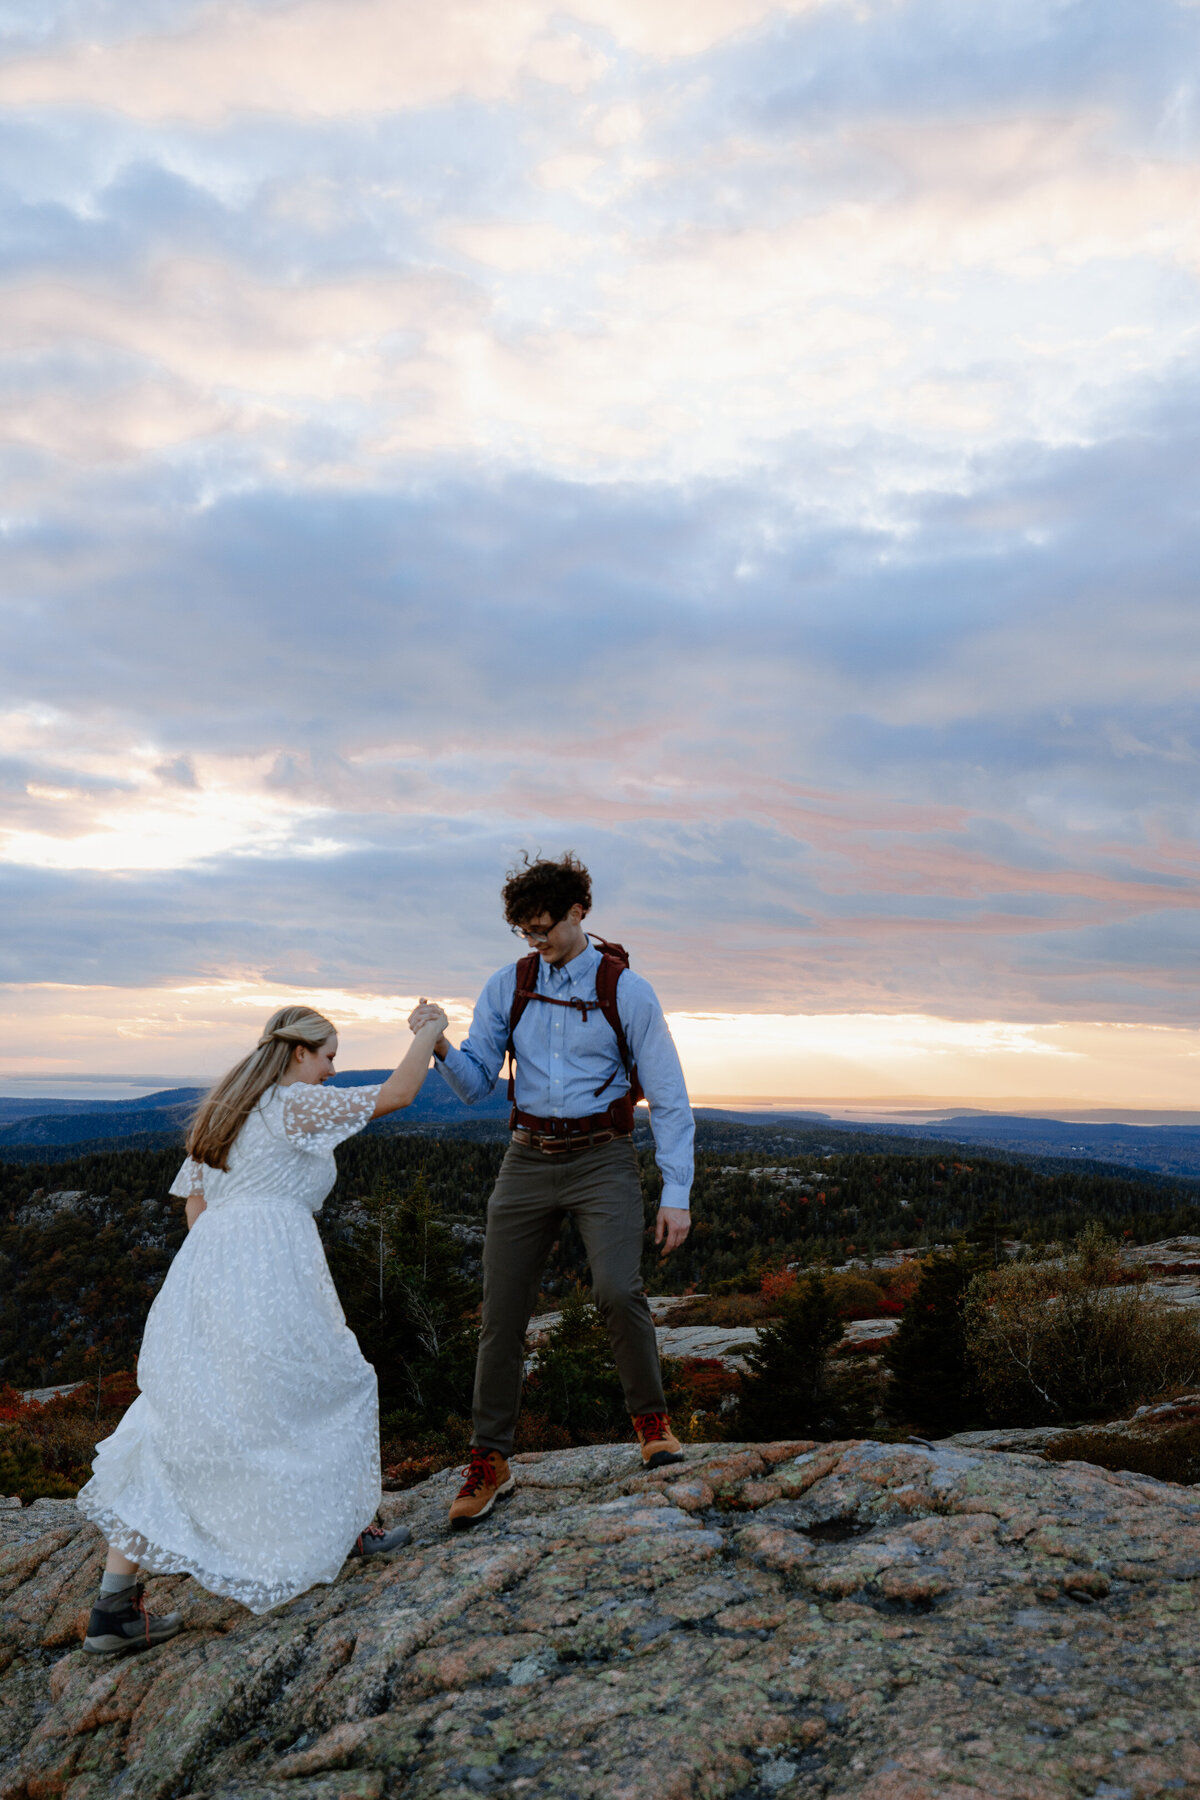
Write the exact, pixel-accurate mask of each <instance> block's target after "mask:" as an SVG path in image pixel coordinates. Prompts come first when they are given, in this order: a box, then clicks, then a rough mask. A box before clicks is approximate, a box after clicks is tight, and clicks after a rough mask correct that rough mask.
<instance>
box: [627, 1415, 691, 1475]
mask: <svg viewBox="0 0 1200 1800" xmlns="http://www.w3.org/2000/svg"><path fill="white" fill-rule="evenodd" d="M633 1429H634V1430H635V1431H636V1432H637V1435H638V1443H639V1444H640V1445H641V1446H642V1461H643V1462H644V1463H645V1465H646V1467H647V1468H648V1469H662V1468H665V1467H666V1465H667V1464H668V1463H679V1462H682V1461H683V1445H682V1444H681V1443H680V1442H679V1439H678V1438H677V1437H676V1436H675V1434H674V1432H673V1431H672V1430H671V1421H670V1419H669V1418H668V1417H667V1415H666V1413H635V1414H634V1420H633Z"/></svg>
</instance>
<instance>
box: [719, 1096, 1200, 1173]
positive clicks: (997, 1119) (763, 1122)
mask: <svg viewBox="0 0 1200 1800" xmlns="http://www.w3.org/2000/svg"><path fill="white" fill-rule="evenodd" d="M696 1117H697V1118H698V1119H709V1120H711V1121H713V1122H714V1123H716V1122H717V1121H719V1120H733V1119H736V1120H738V1121H739V1122H740V1123H741V1124H745V1125H758V1126H764V1127H766V1126H775V1127H776V1128H779V1127H782V1126H794V1127H803V1128H805V1129H807V1130H812V1129H815V1128H818V1127H820V1126H822V1125H823V1124H824V1123H825V1121H826V1119H827V1118H828V1115H827V1114H823V1113H817V1112H803V1113H784V1112H780V1113H765V1112H762V1111H761V1110H759V1111H755V1112H737V1111H735V1110H733V1109H728V1110H727V1109H725V1108H723V1107H722V1108H720V1109H719V1110H718V1109H715V1108H697V1110H696ZM828 1124H829V1127H830V1129H831V1130H832V1129H834V1128H835V1124H836V1128H837V1129H840V1130H845V1128H846V1127H845V1122H844V1121H842V1120H838V1121H836V1122H835V1121H834V1120H832V1119H829V1120H828ZM853 1129H854V1130H855V1131H856V1132H862V1133H865V1134H867V1135H868V1136H870V1137H877V1138H879V1139H888V1140H891V1141H893V1142H904V1141H910V1142H913V1143H916V1142H920V1143H922V1144H936V1143H942V1144H947V1145H950V1144H968V1145H972V1146H979V1147H980V1148H985V1147H986V1148H988V1149H994V1150H1004V1151H1007V1152H1008V1153H1009V1154H1011V1155H1014V1156H1021V1157H1023V1158H1026V1159H1028V1158H1031V1157H1032V1158H1043V1157H1054V1158H1055V1159H1067V1160H1074V1159H1075V1158H1084V1159H1086V1160H1087V1161H1089V1162H1098V1163H1104V1164H1106V1165H1107V1166H1109V1167H1116V1168H1123V1169H1149V1170H1153V1171H1154V1172H1155V1173H1156V1174H1159V1175H1181V1176H1194V1175H1200V1128H1197V1127H1196V1126H1194V1125H1121V1124H1115V1125H1114V1124H1107V1123H1093V1122H1091V1121H1088V1122H1086V1123H1081V1122H1078V1121H1074V1120H1069V1119H1031V1118H1023V1117H1021V1116H1019V1115H1015V1114H1013V1115H1009V1114H1004V1113H980V1112H969V1113H956V1114H955V1115H954V1116H953V1117H952V1118H949V1119H939V1120H937V1122H936V1123H932V1124H931V1123H922V1124H920V1125H897V1124H886V1125H874V1124H861V1123H856V1124H855V1125H854V1128H853Z"/></svg>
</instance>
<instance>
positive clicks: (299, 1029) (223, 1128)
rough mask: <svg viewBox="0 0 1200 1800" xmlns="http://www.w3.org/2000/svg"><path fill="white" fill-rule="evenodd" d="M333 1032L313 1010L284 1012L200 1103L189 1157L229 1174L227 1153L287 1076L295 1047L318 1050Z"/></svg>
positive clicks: (274, 1015)
mask: <svg viewBox="0 0 1200 1800" xmlns="http://www.w3.org/2000/svg"><path fill="white" fill-rule="evenodd" d="M334 1030H335V1027H334V1026H333V1025H331V1024H330V1022H329V1020H328V1019H327V1018H325V1016H324V1015H323V1014H322V1013H319V1012H315V1011H314V1010H313V1008H312V1007H311V1006H281V1007H280V1009H279V1011H278V1012H277V1013H272V1014H271V1017H270V1018H269V1019H268V1020H267V1022H266V1024H265V1026H264V1027H263V1034H262V1036H261V1037H260V1038H259V1040H258V1043H257V1044H256V1045H255V1047H254V1049H253V1050H252V1051H251V1052H250V1054H249V1056H243V1058H242V1060H241V1062H239V1063H234V1065H233V1067H232V1069H227V1070H226V1072H225V1074H224V1075H222V1077H221V1079H220V1081H218V1082H217V1084H216V1086H215V1087H213V1088H212V1089H211V1090H210V1091H209V1092H208V1093H207V1094H206V1095H205V1096H204V1098H203V1100H202V1101H201V1102H200V1105H199V1106H198V1107H197V1109H196V1116H195V1117H194V1118H193V1120H192V1123H191V1127H190V1129H189V1131H188V1136H187V1152H188V1155H189V1156H192V1157H195V1159H196V1161H197V1162H198V1163H207V1165H208V1167H209V1168H210V1169H227V1168H228V1167H229V1152H230V1149H231V1148H232V1145H233V1140H234V1139H235V1138H236V1136H237V1134H238V1132H239V1131H240V1130H241V1129H242V1126H243V1125H244V1124H245V1123H246V1120H247V1119H248V1118H249V1117H250V1114H251V1112H252V1111H253V1110H254V1108H255V1106H256V1105H257V1104H258V1102H259V1100H260V1099H261V1098H262V1096H263V1095H264V1094H265V1093H266V1091H267V1089H268V1088H269V1087H274V1085H275V1083H276V1082H277V1081H279V1080H280V1079H281V1077H282V1076H283V1075H284V1074H285V1073H286V1071H287V1066H288V1063H289V1062H290V1061H291V1059H292V1051H293V1050H294V1049H295V1048H296V1045H297V1044H303V1045H304V1047H305V1049H307V1050H319V1049H320V1048H321V1045H322V1044H323V1043H324V1042H325V1041H326V1039H327V1038H331V1037H332V1036H333V1033H334Z"/></svg>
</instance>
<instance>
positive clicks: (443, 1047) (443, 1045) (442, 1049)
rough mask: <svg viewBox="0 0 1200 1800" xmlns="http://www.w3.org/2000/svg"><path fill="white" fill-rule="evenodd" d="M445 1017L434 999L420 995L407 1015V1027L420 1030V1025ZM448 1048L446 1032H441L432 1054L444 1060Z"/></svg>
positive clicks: (411, 1029) (439, 1059)
mask: <svg viewBox="0 0 1200 1800" xmlns="http://www.w3.org/2000/svg"><path fill="white" fill-rule="evenodd" d="M445 1017H446V1015H445V1013H444V1012H443V1011H442V1009H441V1007H440V1006H439V1005H438V1003H437V1001H436V1000H426V998H425V996H424V995H422V996H421V998H420V1000H418V1002H417V1004H416V1005H415V1006H414V1007H413V1009H412V1011H411V1012H410V1013H409V1015H408V1028H409V1030H410V1031H420V1029H421V1027H422V1025H429V1024H432V1022H433V1021H434V1019H439V1018H440V1019H442V1020H444V1019H445ZM449 1048H450V1045H449V1044H448V1042H447V1041H446V1034H445V1032H443V1033H442V1035H441V1037H440V1038H439V1039H438V1041H437V1043H436V1044H435V1045H434V1046H433V1054H434V1055H435V1056H436V1057H437V1059H438V1061H439V1062H441V1061H443V1060H444V1058H445V1055H446V1052H447V1050H448V1049H449Z"/></svg>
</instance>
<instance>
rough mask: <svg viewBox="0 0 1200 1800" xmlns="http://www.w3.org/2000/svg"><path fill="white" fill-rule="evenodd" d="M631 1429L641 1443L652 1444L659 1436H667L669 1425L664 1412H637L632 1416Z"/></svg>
mask: <svg viewBox="0 0 1200 1800" xmlns="http://www.w3.org/2000/svg"><path fill="white" fill-rule="evenodd" d="M633 1429H634V1430H635V1431H636V1432H637V1434H638V1436H639V1437H640V1438H641V1440H642V1442H643V1444H653V1443H656V1442H657V1441H658V1439H659V1438H665V1437H667V1436H668V1435H669V1433H670V1429H671V1426H670V1421H669V1419H668V1418H667V1415H666V1413H637V1414H636V1415H635V1417H634V1421H633Z"/></svg>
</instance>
